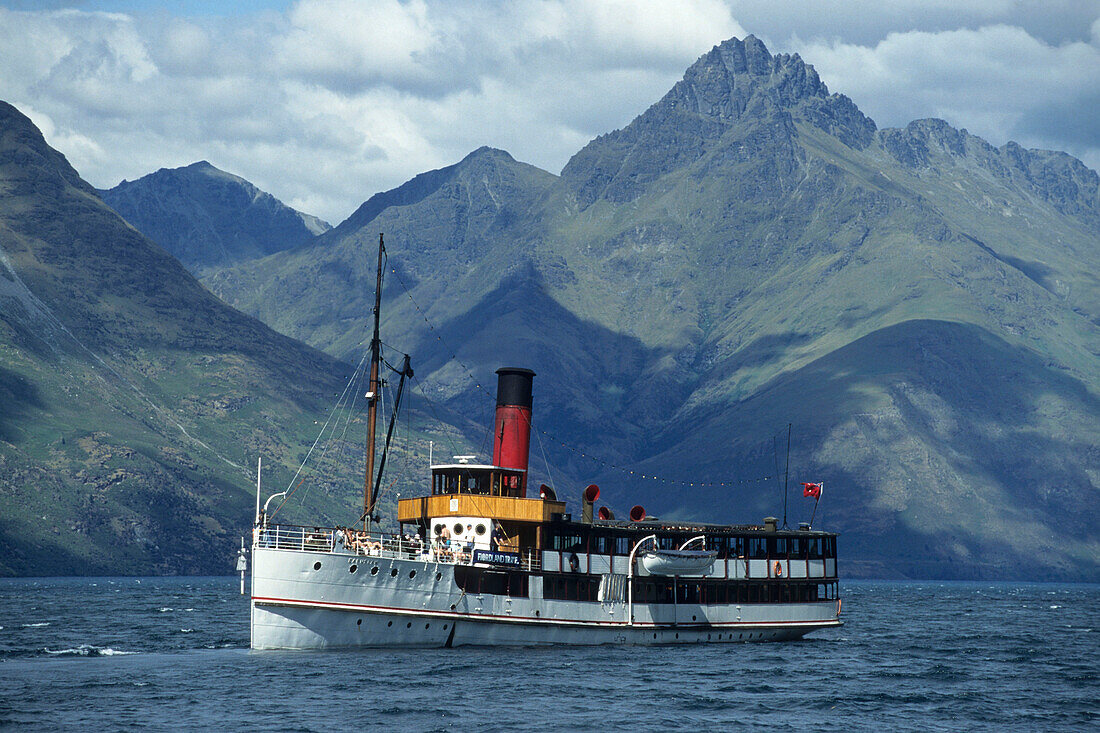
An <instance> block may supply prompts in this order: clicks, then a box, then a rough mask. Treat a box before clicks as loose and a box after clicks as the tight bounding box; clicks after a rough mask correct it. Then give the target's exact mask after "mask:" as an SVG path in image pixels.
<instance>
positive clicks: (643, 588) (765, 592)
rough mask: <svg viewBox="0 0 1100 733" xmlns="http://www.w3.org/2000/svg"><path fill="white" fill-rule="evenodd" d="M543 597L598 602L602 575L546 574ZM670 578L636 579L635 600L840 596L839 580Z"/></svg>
mask: <svg viewBox="0 0 1100 733" xmlns="http://www.w3.org/2000/svg"><path fill="white" fill-rule="evenodd" d="M542 588H543V591H542V592H543V597H544V598H548V599H554V600H561V601H595V600H597V593H598V592H599V589H600V577H599V576H598V575H597V576H590V575H545V576H543V583H542ZM675 589H676V594H677V597H676V599H675V600H673V581H672V579H671V578H669V579H653V578H646V579H644V580H643V579H636V580H635V581H634V600H635V602H637V603H682V604H697V605H707V604H723V603H811V602H813V601H825V600H833V599H835V598H836V597H837V586H836V583H810V582H790V581H788V582H780V583H777V582H774V581H772V582H767V581H745V580H740V581H713V580H691V581H683V580H681V581H680V582H679V583H677V584H676V586H675Z"/></svg>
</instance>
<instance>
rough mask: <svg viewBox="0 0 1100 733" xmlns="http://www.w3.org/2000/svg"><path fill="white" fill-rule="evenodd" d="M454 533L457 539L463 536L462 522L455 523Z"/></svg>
mask: <svg viewBox="0 0 1100 733" xmlns="http://www.w3.org/2000/svg"><path fill="white" fill-rule="evenodd" d="M454 533H455V536H456V537H457V536H458V535H460V534H462V522H455V526H454Z"/></svg>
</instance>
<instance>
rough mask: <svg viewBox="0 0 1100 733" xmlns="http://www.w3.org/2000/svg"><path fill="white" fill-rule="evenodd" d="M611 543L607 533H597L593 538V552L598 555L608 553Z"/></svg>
mask: <svg viewBox="0 0 1100 733" xmlns="http://www.w3.org/2000/svg"><path fill="white" fill-rule="evenodd" d="M610 544H611V542H610V538H609V537H608V536H607V535H596V536H595V537H593V538H592V552H595V553H596V554H598V555H606V554H607V553H608V546H609V545H610Z"/></svg>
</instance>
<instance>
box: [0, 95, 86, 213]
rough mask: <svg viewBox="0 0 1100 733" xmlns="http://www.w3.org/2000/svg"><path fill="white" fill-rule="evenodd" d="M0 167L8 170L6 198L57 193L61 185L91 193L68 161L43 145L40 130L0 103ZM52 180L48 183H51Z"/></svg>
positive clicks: (16, 110)
mask: <svg viewBox="0 0 1100 733" xmlns="http://www.w3.org/2000/svg"><path fill="white" fill-rule="evenodd" d="M0 166H3V167H9V166H10V167H11V170H10V173H11V177H9V178H8V182H7V183H8V189H7V190H6V191H4V193H6V194H7V195H12V196H15V195H20V194H23V193H31V192H33V193H45V192H46V190H45V189H46V188H52V190H53V193H54V194H58V193H60V192H61V190H62V189H63V188H64V187H65V186H72V187H74V188H77V189H79V190H81V191H83V192H84V193H89V194H93V195H94V194H95V189H94V188H92V187H91V186H90V185H88V183H86V182H85V181H84V180H83V179H82V178H81V177H80V174H78V173H77V172H76V170H74V169H73V167H72V166H71V165H69V161H68V159H66V158H65V156H64V155H62V154H61V153H59V152H58V151H56V150H54V149H53V148H51V147H50V146H49V145H48V144H47V143H46V138H45V137H43V135H42V133H41V131H39V129H38V128H37V127H36V126H35V124H34V123H33V122H31V120H30V118H29V117H27V116H26V115H25V114H23V113H22V112H20V111H19V110H18V109H16V108H15V107H13V106H12V105H10V104H8V103H7V102H3V101H0ZM51 181H52V184H51Z"/></svg>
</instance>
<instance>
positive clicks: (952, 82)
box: [799, 25, 1100, 164]
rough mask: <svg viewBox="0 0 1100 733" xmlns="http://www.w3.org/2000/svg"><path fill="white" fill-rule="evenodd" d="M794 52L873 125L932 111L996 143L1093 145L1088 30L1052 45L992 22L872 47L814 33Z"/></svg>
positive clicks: (1095, 90)
mask: <svg viewBox="0 0 1100 733" xmlns="http://www.w3.org/2000/svg"><path fill="white" fill-rule="evenodd" d="M799 52H800V53H801V54H802V55H803V57H804V58H806V59H809V60H811V61H812V63H813V64H814V66H815V68H816V69H817V70H818V73H819V74H820V75H821V78H822V79H823V80H824V81H825V82H826V84H828V85H829V88H830V90H832V91H838V92H842V93H844V94H847V95H848V96H850V97H852V98H853V99H854V100H856V103H857V104H858V105H859V106H860V108H861V109H862V110H863V111H864V112H865V113H867V114H868V115H869V116H870V117H871V118H872V119H874V120H875V121H876V122H877V123H878V124H879V125H880V126H901V125H904V124H906V123H908V122H909V121H911V120H913V119H915V118H920V117H940V118H943V119H946V120H947V121H948V122H950V123H951V124H953V125H955V126H957V127H965V128H967V129H968V130H969V131H970V132H971V133H974V134H977V135H980V136H982V137H984V138H986V139H988V140H989V141H990V142H992V143H994V144H996V145H1001V144H1004V143H1005V142H1007V141H1008V140H1010V139H1011V140H1016V141H1018V142H1021V143H1022V144H1025V145H1032V146H1046V147H1050V146H1053V147H1057V148H1062V149H1068V150H1069V151H1070V152H1072V153H1074V154H1076V155H1078V156H1083V157H1085V158H1095V157H1096V155H1097V153H1098V151H1100V115H1098V114H1097V112H1098V111H1100V109H1098V108H1100V104H1098V101H1100V44H1097V42H1096V36H1095V34H1093V37H1092V39H1091V40H1090V41H1088V42H1086V41H1069V42H1066V43H1063V44H1061V45H1056V46H1055V45H1050V44H1048V43H1046V42H1044V41H1041V40H1039V39H1037V38H1035V37H1033V36H1032V35H1030V34H1029V33H1028V32H1027V31H1025V30H1024V29H1022V28H1018V27H1013V26H1006V25H993V26H984V27H981V28H978V29H975V30H952V31H939V32H926V31H909V32H904V33H890V34H888V35H887V36H886V37H885V38H884V39H883V40H882V41H880V42H878V43H876V44H875V45H873V46H861V45H856V44H850V43H841V42H822V41H817V42H811V43H806V44H803V45H802V46H801V48H800V49H799ZM1094 164H1095V163H1094Z"/></svg>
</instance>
